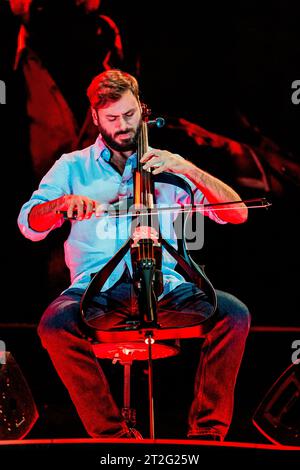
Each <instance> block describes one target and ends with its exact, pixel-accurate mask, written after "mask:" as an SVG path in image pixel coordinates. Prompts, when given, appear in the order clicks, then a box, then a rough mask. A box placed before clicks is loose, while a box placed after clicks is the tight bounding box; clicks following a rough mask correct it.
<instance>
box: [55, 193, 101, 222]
mask: <svg viewBox="0 0 300 470" xmlns="http://www.w3.org/2000/svg"><path fill="white" fill-rule="evenodd" d="M57 202H58V207H57V208H56V211H65V212H67V217H68V219H73V218H76V220H82V219H90V217H91V216H92V214H93V212H95V215H96V216H97V215H99V214H100V212H101V210H102V206H101V204H100V203H99V202H98V201H95V200H94V199H91V198H89V197H87V196H77V195H75V194H68V195H66V196H63V197H62V198H59V199H57Z"/></svg>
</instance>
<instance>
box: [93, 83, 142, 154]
mask: <svg viewBox="0 0 300 470" xmlns="http://www.w3.org/2000/svg"><path fill="white" fill-rule="evenodd" d="M92 115H93V121H94V124H95V125H96V126H97V127H98V130H99V132H100V134H101V135H102V138H103V140H104V141H105V143H106V144H107V145H108V147H110V148H111V149H113V150H117V151H119V152H127V151H130V150H133V151H135V150H136V146H137V138H138V134H139V131H140V127H141V111H140V107H139V104H138V101H137V99H136V98H135V96H134V95H133V94H132V93H131V91H129V90H128V91H126V92H125V93H124V94H123V95H122V97H121V98H120V99H119V100H118V101H115V102H109V103H107V104H106V105H105V106H104V107H103V108H98V109H92Z"/></svg>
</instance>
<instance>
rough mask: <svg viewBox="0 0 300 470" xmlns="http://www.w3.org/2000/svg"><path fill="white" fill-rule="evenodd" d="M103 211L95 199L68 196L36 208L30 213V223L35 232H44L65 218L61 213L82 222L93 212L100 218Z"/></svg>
mask: <svg viewBox="0 0 300 470" xmlns="http://www.w3.org/2000/svg"><path fill="white" fill-rule="evenodd" d="M102 210H103V207H102V205H101V204H100V203H99V202H98V201H95V200H94V199H91V198H89V197H87V196H79V195H75V194H67V195H65V196H62V197H59V198H57V199H54V200H53V201H48V202H44V203H42V204H37V205H36V206H34V207H33V208H32V209H31V211H30V214H29V216H28V221H29V226H30V227H31V228H32V229H33V230H35V231H36V232H44V231H46V230H50V229H51V227H53V225H54V224H56V223H57V222H58V220H60V219H61V218H62V217H63V216H62V214H61V213H60V212H61V211H64V212H67V217H68V218H69V219H73V218H76V220H82V219H89V218H90V217H91V216H92V214H93V212H95V215H96V216H98V215H100V213H101V212H102Z"/></svg>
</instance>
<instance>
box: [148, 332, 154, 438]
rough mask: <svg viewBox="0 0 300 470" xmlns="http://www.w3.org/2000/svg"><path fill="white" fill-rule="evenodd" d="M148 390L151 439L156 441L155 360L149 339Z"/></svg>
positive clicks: (149, 339)
mask: <svg viewBox="0 0 300 470" xmlns="http://www.w3.org/2000/svg"><path fill="white" fill-rule="evenodd" d="M148 390H149V425H150V439H154V437H155V430H154V426H155V424H154V399H153V360H152V341H151V337H149V338H148Z"/></svg>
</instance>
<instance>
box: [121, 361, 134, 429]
mask: <svg viewBox="0 0 300 470" xmlns="http://www.w3.org/2000/svg"><path fill="white" fill-rule="evenodd" d="M122 365H123V366H124V387H123V408H122V416H123V418H124V419H125V421H126V423H127V426H128V427H129V428H133V427H134V426H135V425H136V410H135V409H134V408H130V380H131V365H132V362H122Z"/></svg>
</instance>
